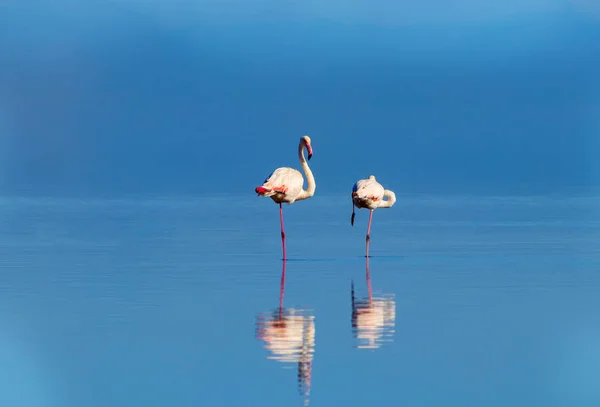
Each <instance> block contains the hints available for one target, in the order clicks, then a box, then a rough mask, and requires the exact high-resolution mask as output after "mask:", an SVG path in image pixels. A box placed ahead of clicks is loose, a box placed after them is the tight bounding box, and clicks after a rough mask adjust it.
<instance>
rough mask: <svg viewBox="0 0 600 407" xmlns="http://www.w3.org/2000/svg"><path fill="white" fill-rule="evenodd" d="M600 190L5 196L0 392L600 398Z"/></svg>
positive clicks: (483, 401) (417, 402)
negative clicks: (378, 205)
mask: <svg viewBox="0 0 600 407" xmlns="http://www.w3.org/2000/svg"><path fill="white" fill-rule="evenodd" d="M599 208H600V199H598V198H542V197H533V198H526V197H525V198H523V197H520V198H512V197H506V198H473V197H451V198H450V197H402V196H399V200H398V203H397V204H396V206H394V207H393V208H391V209H381V210H378V211H376V212H375V215H374V224H373V230H372V241H371V254H372V255H373V257H372V258H371V259H370V261H369V263H368V264H366V262H365V258H364V238H365V231H366V225H367V219H368V212H366V211H365V210H361V211H358V212H357V220H356V223H355V226H354V227H351V226H350V214H351V211H350V209H351V203H350V199H349V198H348V197H321V196H317V197H315V198H313V199H311V200H308V201H305V202H298V203H297V204H294V205H291V206H285V207H284V213H285V216H286V233H287V236H288V257H289V260H288V261H287V262H286V263H285V264H284V263H283V262H282V261H281V260H280V257H281V246H280V244H281V243H280V236H279V216H278V209H277V206H276V205H275V204H273V203H272V202H271V201H270V200H268V199H264V198H263V199H261V198H255V197H230V198H227V197H222V198H191V199H175V198H168V199H158V198H153V199H143V198H139V199H128V200H77V199H24V198H4V199H0V406H11V407H21V406H23V407H38V406H40V407H42V406H43V407H83V406H85V407H107V406H110V407H131V406H145V407H150V406H161V407H162V406H190V407H191V406H194V407H197V406H235V407H238V406H261V407H265V406H273V407H281V406H302V405H304V404H308V405H310V406H336V405H343V406H361V407H362V406H376V405H383V406H390V407H391V406H400V405H405V406H461V407H462V406H498V407H506V406H527V407H530V406H544V407H549V406H557V407H558V406H560V407H563V406H569V407H575V406H586V407H587V406H590V407H591V406H598V405H600V295H599V294H598V292H599V290H600V244H599V239H600V210H599ZM284 266H285V267H284ZM282 272H284V274H282Z"/></svg>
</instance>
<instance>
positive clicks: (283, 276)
mask: <svg viewBox="0 0 600 407" xmlns="http://www.w3.org/2000/svg"><path fill="white" fill-rule="evenodd" d="M285 266H286V261H285V260H284V261H283V269H282V270H281V285H280V287H279V319H280V320H281V319H282V318H283V295H284V293H285Z"/></svg>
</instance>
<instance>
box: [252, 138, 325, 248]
mask: <svg viewBox="0 0 600 407" xmlns="http://www.w3.org/2000/svg"><path fill="white" fill-rule="evenodd" d="M305 147H306V150H307V151H308V159H309V160H310V158H311V157H312V146H311V144H310V137H308V136H303V137H301V138H300V144H299V145H298V158H299V159H300V165H301V166H302V169H303V170H304V173H305V174H306V181H307V183H308V187H307V189H306V190H304V189H302V185H303V184H304V178H303V177H302V174H301V173H300V171H298V170H296V169H294V168H289V167H281V168H277V169H276V170H275V171H273V172H272V173H271V175H269V176H268V177H267V179H265V182H264V183H263V184H262V185H261V186H259V187H256V189H255V191H256V193H257V194H258V195H260V196H268V197H270V198H271V199H272V200H273V201H275V202H276V203H278V204H279V220H280V222H281V246H282V248H283V259H284V260H285V259H286V258H287V257H286V252H285V231H284V228H283V207H282V204H283V203H284V202H285V203H288V204H292V203H294V202H295V201H301V200H303V199H308V198H310V197H311V196H313V195H314V194H315V189H316V184H315V178H314V177H313V173H312V171H311V170H310V168H309V167H308V163H307V161H306V159H305V158H304V148H305Z"/></svg>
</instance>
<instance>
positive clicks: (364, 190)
mask: <svg viewBox="0 0 600 407" xmlns="http://www.w3.org/2000/svg"><path fill="white" fill-rule="evenodd" d="M384 197H386V198H387V199H385V200H384V199H383V198H384ZM394 203H396V194H394V193H393V192H392V191H390V190H389V189H383V186H382V185H381V184H380V183H379V182H377V180H376V179H375V176H374V175H370V176H369V178H368V179H361V180H359V181H358V182H357V183H356V184H354V186H353V187H352V217H351V218H350V224H351V225H352V226H354V207H355V206H356V207H357V208H359V209H360V208H367V209H369V210H370V214H369V226H368V227H367V239H366V240H367V255H366V257H369V242H370V240H371V222H372V221H373V211H374V210H375V209H377V208H391V207H392V206H393V205H394Z"/></svg>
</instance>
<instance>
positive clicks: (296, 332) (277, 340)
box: [256, 260, 315, 405]
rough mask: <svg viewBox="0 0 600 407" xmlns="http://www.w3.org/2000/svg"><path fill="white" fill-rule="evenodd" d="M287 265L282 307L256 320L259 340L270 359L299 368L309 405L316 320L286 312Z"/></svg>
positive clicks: (296, 311)
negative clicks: (284, 298)
mask: <svg viewBox="0 0 600 407" xmlns="http://www.w3.org/2000/svg"><path fill="white" fill-rule="evenodd" d="M286 263H287V262H286V261H285V260H284V261H283V270H282V271H281V285H280V289H279V307H278V308H277V309H276V310H274V311H271V312H266V313H262V314H259V315H258V316H257V317H256V337H257V339H259V340H261V341H263V342H264V347H265V349H267V350H268V351H269V356H267V359H272V360H277V361H279V362H282V363H285V364H288V363H289V364H291V363H296V364H297V366H298V386H299V390H300V393H301V395H302V396H303V397H304V405H308V403H309V396H310V385H311V373H312V360H313V354H314V351H315V317H314V316H312V315H307V314H308V311H306V310H301V309H295V308H284V306H283V296H284V291H285V270H286Z"/></svg>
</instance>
